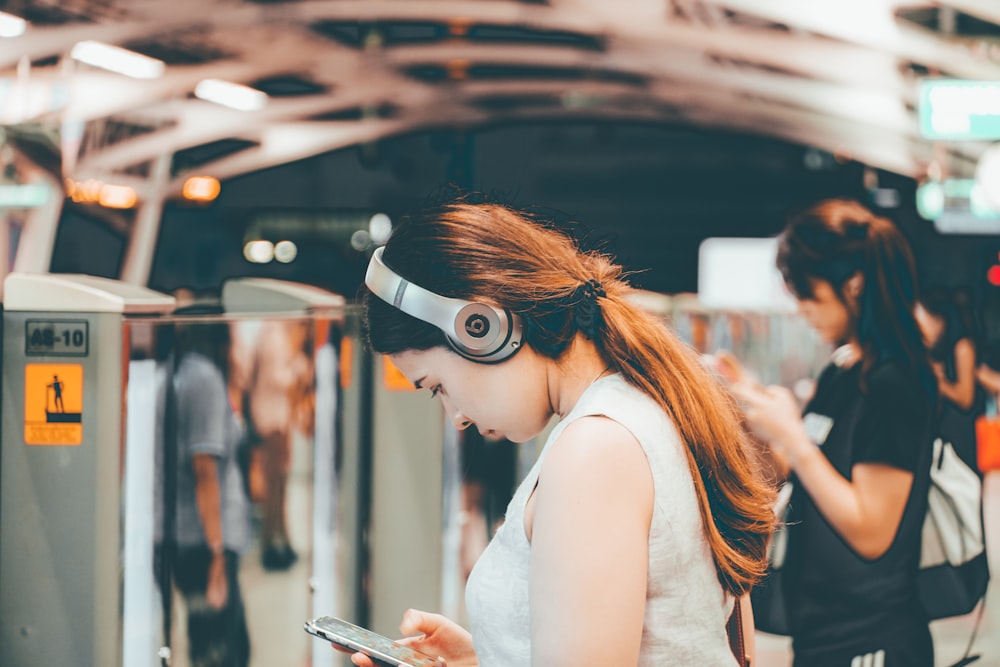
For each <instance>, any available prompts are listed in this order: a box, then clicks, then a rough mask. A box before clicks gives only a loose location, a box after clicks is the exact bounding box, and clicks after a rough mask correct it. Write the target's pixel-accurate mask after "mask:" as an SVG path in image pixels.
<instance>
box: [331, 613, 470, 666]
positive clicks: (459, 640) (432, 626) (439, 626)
mask: <svg viewBox="0 0 1000 667" xmlns="http://www.w3.org/2000/svg"><path fill="white" fill-rule="evenodd" d="M399 631H400V633H402V634H403V635H404V638H403V639H399V640H397V641H398V642H399V643H400V644H403V645H405V646H409V647H411V648H414V649H416V650H418V651H420V652H421V653H426V654H427V655H429V656H434V657H437V659H438V662H437V667H445V666H446V665H447V667H475V666H476V665H478V664H479V659H478V658H477V657H476V652H475V650H474V649H473V648H472V635H470V634H469V631H468V630H466V629H465V628H463V627H462V626H460V625H459V624H458V623H455V622H454V621H452V620H450V619H448V618H446V617H444V616H442V615H441V614H432V613H429V612H426V611H419V610H417V609H408V610H407V611H406V613H405V614H403V620H402V622H400V624H399ZM351 662H353V663H354V664H355V665H359V667H374V663H373V662H372V660H371V658H369V657H368V656H366V655H365V654H363V653H355V654H354V655H353V656H351Z"/></svg>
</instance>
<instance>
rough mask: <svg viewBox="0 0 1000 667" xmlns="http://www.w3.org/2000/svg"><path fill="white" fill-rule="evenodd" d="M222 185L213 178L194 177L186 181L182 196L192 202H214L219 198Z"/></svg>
mask: <svg viewBox="0 0 1000 667" xmlns="http://www.w3.org/2000/svg"><path fill="white" fill-rule="evenodd" d="M221 191H222V185H221V184H220V183H219V179H217V178H215V177H213V176H192V177H191V178H189V179H187V180H186V181H184V188H183V189H182V190H181V194H183V195H184V198H185V199H190V200H191V201H212V200H213V199H215V198H216V197H218V196H219V192H221Z"/></svg>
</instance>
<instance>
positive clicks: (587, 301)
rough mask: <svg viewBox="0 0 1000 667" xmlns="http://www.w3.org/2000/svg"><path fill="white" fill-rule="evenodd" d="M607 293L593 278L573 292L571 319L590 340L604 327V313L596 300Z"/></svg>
mask: <svg viewBox="0 0 1000 667" xmlns="http://www.w3.org/2000/svg"><path fill="white" fill-rule="evenodd" d="M607 295H608V294H607V292H605V291H604V288H603V287H602V286H601V283H599V282H598V281H597V280H595V279H593V278H591V279H590V280H588V281H587V282H585V283H583V284H582V285H580V286H579V287H577V288H576V290H574V292H573V320H574V322H575V323H576V328H577V329H579V330H580V331H581V332H582V333H583V335H584V336H586V337H587V338H589V339H591V340H594V339H595V338H597V335H598V334H599V333H600V332H601V331H602V330H603V329H604V315H603V314H602V313H601V306H600V304H599V303H597V300H598V299H599V298H604V297H606V296H607Z"/></svg>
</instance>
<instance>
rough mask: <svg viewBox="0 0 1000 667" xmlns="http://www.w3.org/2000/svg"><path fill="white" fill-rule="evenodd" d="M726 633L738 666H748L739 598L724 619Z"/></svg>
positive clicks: (748, 657)
mask: <svg viewBox="0 0 1000 667" xmlns="http://www.w3.org/2000/svg"><path fill="white" fill-rule="evenodd" d="M726 634H727V635H728V636H729V648H730V649H731V650H732V652H733V656H734V657H735V658H736V662H737V663H738V664H739V666H740V667H750V656H749V655H747V649H746V638H745V637H744V636H743V610H742V605H741V604H740V598H736V602H735V603H734V604H733V613H732V614H730V615H729V620H728V621H726Z"/></svg>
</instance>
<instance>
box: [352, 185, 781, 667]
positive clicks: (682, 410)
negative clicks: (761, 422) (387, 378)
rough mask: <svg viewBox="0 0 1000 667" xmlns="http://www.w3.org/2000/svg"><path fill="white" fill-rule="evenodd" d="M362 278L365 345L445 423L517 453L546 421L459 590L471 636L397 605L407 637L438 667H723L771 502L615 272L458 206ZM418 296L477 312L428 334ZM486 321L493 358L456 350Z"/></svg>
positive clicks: (691, 375) (514, 216)
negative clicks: (729, 626)
mask: <svg viewBox="0 0 1000 667" xmlns="http://www.w3.org/2000/svg"><path fill="white" fill-rule="evenodd" d="M383 251H384V254H382V253H383ZM409 281H414V282H413V283H410V282H409ZM366 284H367V285H368V289H369V291H368V292H367V293H366V294H365V295H364V305H365V311H366V320H365V321H366V329H367V332H368V337H369V343H370V345H371V347H372V349H373V350H375V351H376V352H378V353H382V354H387V355H389V357H390V359H391V360H392V362H393V363H394V364H395V365H396V366H397V367H398V368H399V369H400V370H401V371H402V372H403V374H404V375H405V376H406V377H407V378H409V379H410V380H411V381H412V382H413V383H414V385H415V386H416V387H417V388H425V389H427V390H428V391H429V392H430V393H431V395H433V396H437V397H439V398H440V399H441V403H442V405H443V406H444V409H445V413H446V415H447V416H448V418H450V420H451V421H452V423H453V424H454V426H455V427H456V428H458V429H466V428H470V427H473V426H474V427H475V428H477V429H478V430H479V431H480V432H481V433H482V434H483V435H484V436H486V437H489V438H496V439H499V438H506V439H509V440H511V441H513V442H525V441H527V440H530V439H531V438H534V437H535V436H537V435H538V434H539V433H541V432H542V431H543V430H544V429H545V428H546V427H547V426H548V424H549V422H550V419H551V417H552V416H553V415H554V414H557V415H559V416H560V418H561V420H560V422H559V424H558V425H557V426H556V427H555V428H554V429H553V430H552V432H551V434H550V435H549V438H548V440H547V442H546V444H545V446H544V447H543V449H542V451H541V453H540V455H539V456H538V459H537V461H536V462H535V464H534V467H533V468H532V470H531V471H530V472H529V473H528V475H527V476H526V478H525V479H524V480H523V481H522V483H521V485H520V486H519V487H518V489H517V491H516V492H515V493H514V496H513V498H512V500H511V501H510V503H509V505H508V507H507V513H506V518H505V520H504V521H503V524H502V525H501V526H500V528H499V530H498V531H497V533H496V535H495V536H494V538H493V539H492V540H491V541H490V543H489V546H488V547H487V549H486V551H485V552H484V553H483V555H482V556H481V557H480V558H479V560H478V562H477V563H476V565H475V568H474V569H473V571H472V575H471V576H470V578H469V581H468V585H467V588H466V608H467V610H468V617H469V620H470V624H471V633H470V632H469V631H467V630H465V629H464V628H462V627H461V626H459V625H458V624H457V623H455V622H454V621H451V620H449V619H447V618H445V617H444V616H441V615H439V614H433V613H429V612H423V611H417V610H409V611H408V612H407V613H405V614H404V617H403V622H402V625H401V630H402V632H403V633H404V634H406V635H414V634H419V635H420V636H418V637H411V638H409V639H406V640H404V641H406V642H407V643H409V644H411V645H413V646H414V647H415V648H417V649H418V650H420V651H423V652H424V653H427V654H429V655H432V656H442V657H443V658H444V659H445V660H446V661H447V664H448V665H449V666H450V667H461V666H462V665H479V664H481V665H483V666H487V665H493V666H503V667H515V666H519V665H523V666H527V665H532V664H533V665H545V666H547V667H557V666H559V665H583V664H586V665H598V664H600V665H644V666H650V667H652V666H654V665H655V666H656V667H664V666H669V665H676V666H678V667H681V666H684V667H688V666H690V665H700V666H703V667H707V666H713V667H731V666H732V665H733V664H735V663H736V661H735V660H734V657H733V649H732V647H731V646H730V644H729V642H728V639H727V634H726V623H727V619H728V618H729V616H730V613H731V612H732V610H733V608H734V599H737V598H739V597H741V596H743V595H744V594H746V593H747V592H748V591H749V589H750V587H751V586H752V585H753V584H754V583H755V582H756V581H757V579H758V578H759V577H760V575H761V574H762V573H763V571H764V568H765V565H766V547H767V543H768V540H769V539H770V535H771V530H772V527H773V523H774V515H773V512H772V510H771V502H772V501H773V497H774V494H773V490H772V488H771V487H770V485H768V484H767V483H766V482H765V481H764V478H763V474H762V472H761V470H760V468H759V465H758V463H759V462H758V460H757V456H756V453H755V451H754V448H753V447H752V446H751V445H749V443H748V442H747V440H746V437H745V434H744V432H743V431H742V429H741V427H740V423H739V415H738V413H737V411H736V409H735V406H734V405H733V402H732V401H731V400H730V399H729V397H727V396H726V394H725V391H724V390H723V388H722V387H721V385H719V384H718V383H716V382H714V381H713V380H712V379H711V377H710V375H709V374H708V372H707V371H706V370H705V369H703V368H702V367H701V365H700V363H699V360H698V358H697V355H695V354H694V352H693V351H692V350H691V349H690V348H689V347H688V346H687V345H685V344H684V343H682V342H681V341H680V340H679V339H677V338H676V337H675V336H674V335H673V334H672V333H671V332H670V331H669V330H668V329H667V328H666V327H665V326H664V324H663V323H662V322H660V321H659V320H658V319H657V318H656V317H655V316H653V315H651V314H648V313H646V312H645V311H643V310H642V309H641V308H640V307H639V306H636V305H634V304H633V303H631V302H630V301H629V299H628V295H629V292H630V289H631V288H630V286H629V285H628V284H627V283H626V282H625V281H624V279H623V277H622V269H621V267H620V266H618V265H616V264H614V263H612V262H611V260H610V259H609V258H608V257H606V256H604V255H601V254H598V253H586V252H583V251H581V250H580V249H579V248H578V247H577V245H576V244H575V243H574V242H573V241H572V240H571V239H570V238H569V237H568V236H566V235H564V234H563V233H562V232H560V231H558V230H556V229H555V228H554V227H552V226H550V225H547V224H544V223H539V222H536V221H535V220H533V219H532V218H530V217H528V216H527V215H525V214H522V213H520V212H517V211H514V210H513V209H510V208H508V207H505V206H500V205H495V204H489V203H470V202H466V201H463V200H459V201H456V202H452V203H449V204H446V205H444V206H442V207H439V208H433V209H429V210H427V211H425V212H423V213H422V214H420V215H418V216H415V217H411V218H409V219H407V220H406V221H404V222H403V223H402V224H400V226H398V227H397V228H396V230H395V231H394V232H393V235H392V236H391V237H390V239H389V241H388V243H387V244H386V245H385V246H384V248H381V249H379V250H376V251H375V254H374V256H373V258H372V264H370V267H369V274H368V278H367V279H366ZM376 284H378V285H381V286H382V287H383V288H385V289H384V290H381V291H379V292H378V296H376V293H375V292H372V291H370V290H371V289H377V288H375V287H373V286H374V285H376ZM418 285H419V286H420V287H422V288H424V289H425V290H431V291H433V292H434V293H435V294H437V295H440V296H444V297H448V298H456V299H463V300H472V302H471V303H469V304H468V305H465V306H464V308H465V309H469V308H472V309H473V310H472V311H469V310H464V311H462V312H464V313H467V314H466V315H462V314H458V315H457V316H452V317H458V318H460V319H461V320H462V322H461V323H460V322H457V321H453V320H451V319H449V323H444V322H441V323H438V324H431V323H429V322H428V321H425V320H423V319H420V318H419V317H418V316H415V315H414V313H417V312H420V309H419V307H415V306H412V305H407V304H408V303H409V302H408V301H407V300H406V299H407V297H406V295H408V294H412V293H413V292H416V293H417V294H418V296H417V297H416V299H417V303H420V302H421V298H422V297H423V299H424V300H423V301H422V302H423V303H427V301H426V299H428V298H429V297H427V296H426V293H425V292H419V291H417V289H416V286H418ZM404 289H405V290H406V292H405V294H404V292H403V290H404ZM411 290H412V291H411ZM394 295H395V296H396V297H397V298H396V299H395V301H396V305H394V304H393V300H394ZM383 299H388V301H383ZM400 299H402V300H401V301H400ZM434 303H438V302H434ZM401 308H402V309H401ZM456 308H457V306H456ZM486 308H489V310H488V311H487V310H486ZM403 309H408V310H407V311H406V312H404V310H403ZM495 309H499V310H495ZM428 310H433V309H432V308H430V307H428ZM484 312H488V313H490V314H491V315H490V316H489V319H488V318H487V315H484V314H481V313H484ZM468 313H473V314H468ZM504 313H506V314H504ZM423 317H431V315H430V313H423ZM492 317H501V318H503V319H498V320H495V321H493V320H492ZM452 322H454V323H452ZM503 322H507V324H503ZM439 327H441V328H439ZM493 327H499V329H497V331H504V330H505V329H509V332H510V337H508V338H504V337H503V336H501V337H500V338H499V339H498V343H499V348H498V349H497V350H496V351H494V352H491V353H489V354H491V355H497V356H499V358H496V357H493V358H484V357H483V356H479V357H477V356H476V355H475V353H472V354H471V356H470V353H469V352H470V350H469V348H464V351H463V348H461V347H456V342H455V341H456V340H457V339H456V338H455V337H456V336H458V333H457V331H458V330H459V328H460V329H461V331H463V332H466V333H468V334H469V335H470V336H473V337H475V334H482V333H488V332H489V331H491V330H492V328H493ZM448 330H450V331H451V334H450V337H449V335H448V334H446V333H445V331H448ZM469 332H471V333H469ZM511 343H513V345H511ZM508 346H509V347H508ZM745 608H746V606H745V605H744V609H745ZM749 637H752V633H750V634H749ZM750 650H751V651H752V649H750ZM353 659H354V660H355V662H356V663H357V664H370V661H369V660H368V659H367V658H366V657H364V656H363V655H361V654H355V655H354V657H353ZM741 662H742V661H741Z"/></svg>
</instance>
